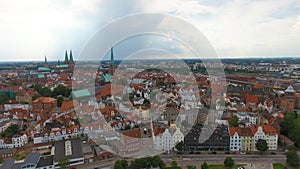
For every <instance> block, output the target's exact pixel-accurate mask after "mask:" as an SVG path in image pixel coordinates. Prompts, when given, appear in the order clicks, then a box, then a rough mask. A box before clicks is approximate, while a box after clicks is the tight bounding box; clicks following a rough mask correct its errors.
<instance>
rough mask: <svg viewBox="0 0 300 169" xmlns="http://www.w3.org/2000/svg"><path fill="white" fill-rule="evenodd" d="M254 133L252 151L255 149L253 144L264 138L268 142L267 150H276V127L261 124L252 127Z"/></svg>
mask: <svg viewBox="0 0 300 169" xmlns="http://www.w3.org/2000/svg"><path fill="white" fill-rule="evenodd" d="M252 131H253V132H254V133H255V134H254V151H257V149H256V146H255V144H256V143H257V141H258V140H259V139H263V140H266V141H267V143H268V148H269V149H268V150H277V143H278V134H277V132H276V129H275V128H273V127H271V126H270V125H263V126H260V127H252Z"/></svg>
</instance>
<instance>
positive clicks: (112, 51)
mask: <svg viewBox="0 0 300 169" xmlns="http://www.w3.org/2000/svg"><path fill="white" fill-rule="evenodd" d="M110 65H112V66H114V65H115V60H114V50H113V47H111V48H110Z"/></svg>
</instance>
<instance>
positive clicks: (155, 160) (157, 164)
mask: <svg viewBox="0 0 300 169" xmlns="http://www.w3.org/2000/svg"><path fill="white" fill-rule="evenodd" d="M152 166H153V167H160V168H165V166H166V165H165V163H164V162H163V161H162V159H161V158H160V157H159V156H154V157H153V158H152Z"/></svg>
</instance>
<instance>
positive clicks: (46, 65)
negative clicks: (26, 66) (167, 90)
mask: <svg viewBox="0 0 300 169" xmlns="http://www.w3.org/2000/svg"><path fill="white" fill-rule="evenodd" d="M44 66H45V67H48V61H47V56H45V63H44Z"/></svg>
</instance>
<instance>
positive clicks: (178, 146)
mask: <svg viewBox="0 0 300 169" xmlns="http://www.w3.org/2000/svg"><path fill="white" fill-rule="evenodd" d="M175 148H176V149H177V150H178V151H182V150H183V148H184V143H183V141H180V142H178V143H177V144H176V145H175Z"/></svg>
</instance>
